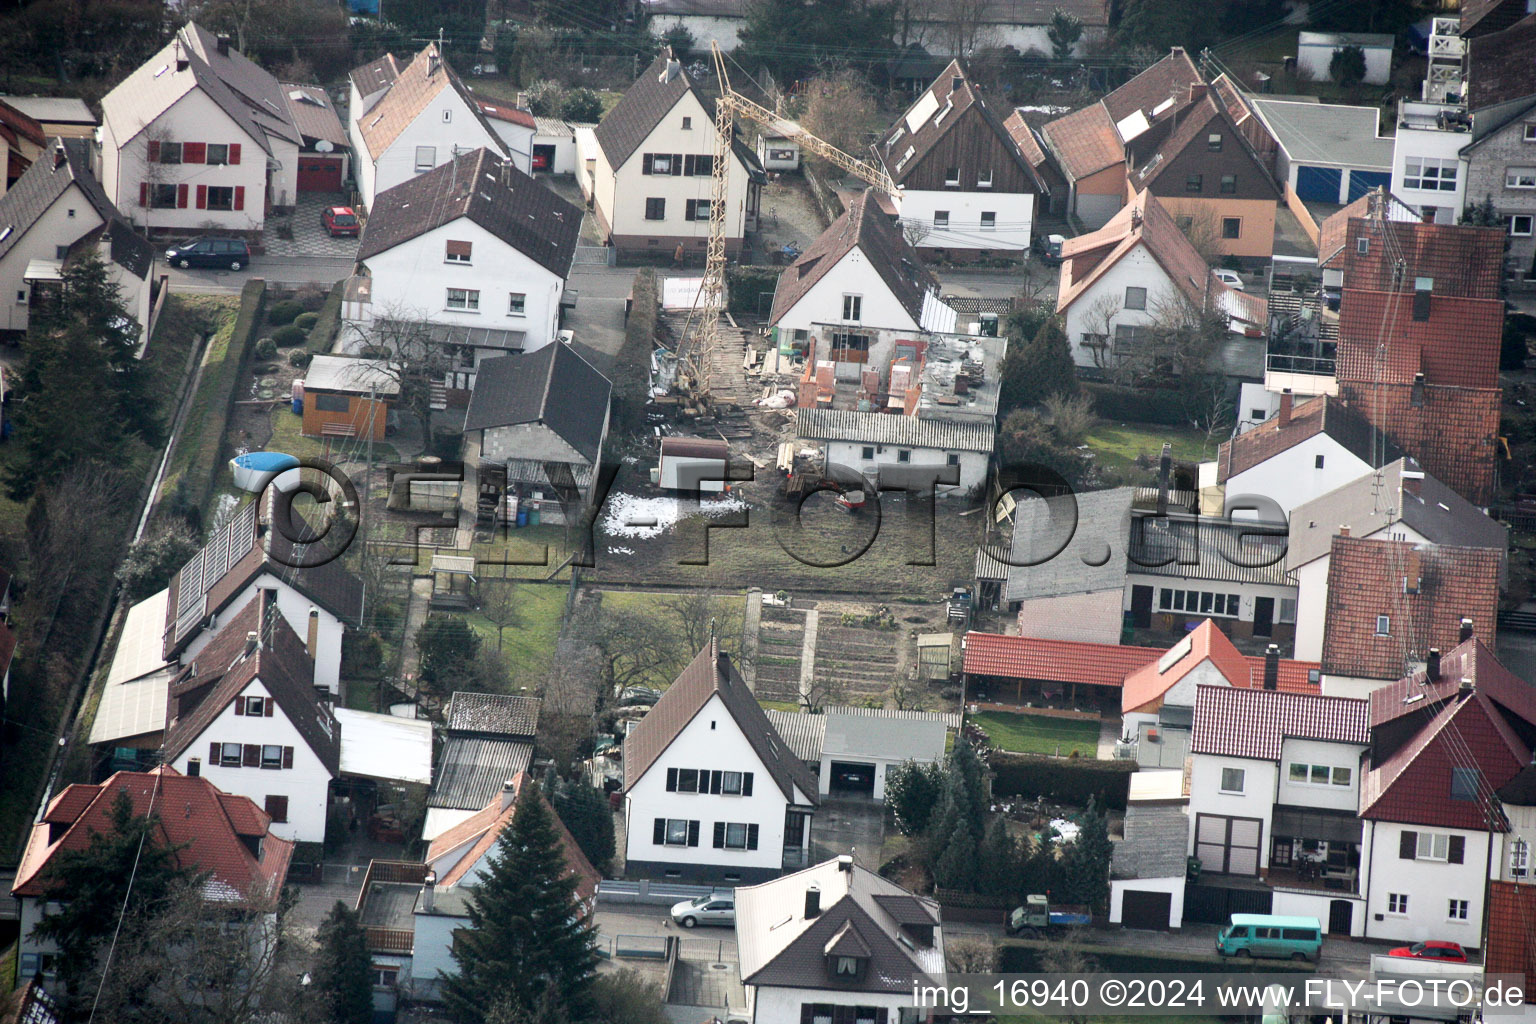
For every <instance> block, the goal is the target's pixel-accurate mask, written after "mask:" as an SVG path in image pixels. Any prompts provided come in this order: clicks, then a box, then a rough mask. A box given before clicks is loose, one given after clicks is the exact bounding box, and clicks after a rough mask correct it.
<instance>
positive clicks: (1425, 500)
mask: <svg viewBox="0 0 1536 1024" xmlns="http://www.w3.org/2000/svg"><path fill="white" fill-rule="evenodd" d="M1378 477H1379V479H1378ZM1399 522H1400V523H1403V524H1404V525H1406V526H1408V527H1409V528H1411V529H1412V530H1413V531H1414V532H1415V533H1417V534H1419V535H1420V536H1421V537H1423V538H1424V539H1425V540H1427V541H1430V542H1431V543H1434V544H1459V545H1461V546H1463V547H1476V548H1494V549H1496V550H1498V551H1499V552H1503V551H1504V550H1505V549H1506V548H1507V547H1508V545H1509V528H1508V527H1507V526H1505V525H1504V524H1503V523H1501V522H1499V521H1498V520H1497V519H1494V518H1493V517H1491V516H1488V515H1486V514H1484V512H1483V510H1482V509H1480V508H1478V507H1477V506H1476V505H1474V504H1472V503H1471V502H1470V501H1467V500H1466V499H1465V498H1463V497H1462V496H1461V495H1459V494H1457V493H1456V492H1455V491H1453V490H1451V489H1450V488H1449V487H1447V486H1446V485H1445V484H1443V483H1441V482H1440V481H1439V480H1437V479H1435V478H1434V477H1432V476H1430V475H1428V474H1427V473H1425V472H1424V471H1423V470H1422V469H1420V468H1419V465H1418V463H1416V462H1414V461H1413V460H1412V459H1408V458H1402V459H1398V460H1397V461H1395V462H1392V463H1389V464H1387V465H1385V466H1383V467H1382V468H1381V471H1380V473H1379V474H1378V473H1365V474H1362V475H1361V476H1359V477H1356V478H1355V479H1354V480H1351V481H1350V482H1349V483H1347V484H1344V485H1343V486H1342V487H1337V488H1335V489H1334V490H1331V491H1329V492H1328V493H1327V494H1324V495H1321V496H1320V497H1317V498H1313V499H1312V500H1311V501H1309V502H1306V503H1305V504H1302V505H1298V506H1296V508H1294V509H1292V510H1291V537H1290V544H1289V545H1288V546H1287V548H1286V565H1287V566H1288V567H1289V568H1291V569H1296V568H1298V567H1300V566H1303V565H1306V564H1307V563H1308V562H1311V561H1312V560H1314V559H1317V558H1321V557H1322V556H1323V555H1326V554H1328V552H1329V550H1330V549H1331V548H1332V547H1333V538H1334V537H1335V536H1336V535H1337V534H1338V531H1339V527H1341V526H1347V527H1349V531H1350V534H1351V535H1352V536H1355V537H1369V536H1370V535H1371V534H1373V533H1376V532H1377V531H1378V530H1382V529H1384V528H1386V527H1388V526H1390V525H1392V524H1393V523H1399Z"/></svg>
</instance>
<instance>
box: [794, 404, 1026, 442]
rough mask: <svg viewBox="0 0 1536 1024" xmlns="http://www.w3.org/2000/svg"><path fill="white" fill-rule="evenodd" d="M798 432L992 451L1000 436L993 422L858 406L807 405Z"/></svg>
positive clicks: (821, 437) (817, 438)
mask: <svg viewBox="0 0 1536 1024" xmlns="http://www.w3.org/2000/svg"><path fill="white" fill-rule="evenodd" d="M795 436H796V437H801V438H805V439H806V440H808V441H853V442H855V443H865V444H891V445H900V446H902V447H907V448H937V449H948V450H950V451H957V452H990V451H991V450H992V448H993V446H994V444H995V443H996V440H997V434H996V431H994V430H993V429H992V425H991V424H990V423H956V422H950V421H947V420H940V419H929V418H928V417H926V416H891V415H887V414H885V413H878V412H860V411H858V410H856V409H806V410H804V411H802V412H801V413H800V415H799V417H798V418H797V419H796V420H795Z"/></svg>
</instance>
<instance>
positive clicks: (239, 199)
mask: <svg viewBox="0 0 1536 1024" xmlns="http://www.w3.org/2000/svg"><path fill="white" fill-rule="evenodd" d="M229 148H230V149H231V150H237V149H239V148H240V147H239V146H230V147H229ZM239 162H240V161H239V160H230V163H232V164H237V163H239ZM235 209H237V210H243V209H245V186H244V185H236V186H235Z"/></svg>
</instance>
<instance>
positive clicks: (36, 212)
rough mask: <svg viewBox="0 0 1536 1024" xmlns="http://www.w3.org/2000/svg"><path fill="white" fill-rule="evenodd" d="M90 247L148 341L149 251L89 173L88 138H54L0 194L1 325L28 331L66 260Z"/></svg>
mask: <svg viewBox="0 0 1536 1024" xmlns="http://www.w3.org/2000/svg"><path fill="white" fill-rule="evenodd" d="M87 251H94V252H96V253H97V254H98V255H99V256H100V257H101V261H102V264H103V266H104V267H105V268H106V272H107V279H108V280H109V281H111V282H112V283H113V284H115V285H117V288H118V295H119V298H120V299H121V300H122V303H123V306H124V307H125V308H126V309H127V310H128V311H129V313H130V314H131V315H132V316H133V318H134V322H135V323H137V324H138V325H139V331H140V336H141V338H145V339H146V340H147V335H148V333H149V327H150V309H151V304H152V301H153V294H154V258H155V253H154V249H153V248H152V247H151V246H150V244H149V243H148V242H146V241H145V240H144V239H143V238H142V237H141V236H140V235H138V234H136V233H135V232H134V231H133V229H132V227H131V226H130V225H129V224H128V222H127V221H126V220H125V219H124V218H123V215H122V214H121V213H119V212H118V210H117V208H116V207H115V206H113V205H112V201H111V200H109V199H108V198H107V195H106V193H105V192H104V191H102V188H101V183H100V182H98V181H97V180H96V175H95V174H94V173H92V171H91V159H90V153H89V143H88V142H86V141H85V140H83V139H60V138H55V139H54V140H53V144H52V146H51V147H50V149H49V151H48V154H47V157H46V158H45V159H39V160H37V161H36V162H34V163H33V164H32V166H31V167H29V168H27V171H26V173H25V174H23V175H22V176H21V177H20V178H18V179H17V180H16V182H15V183H14V184H13V185H12V186H11V188H10V189H9V190H8V191H7V192H6V193H5V195H3V196H0V296H3V297H4V298H5V301H4V302H0V331H25V330H26V329H27V325H28V323H29V322H30V320H31V311H32V306H33V302H34V299H41V298H42V297H43V296H44V295H45V294H46V292H47V289H48V288H49V287H50V286H53V285H56V284H57V282H58V281H59V279H60V276H61V274H62V271H63V267H64V264H65V262H67V261H68V260H69V259H70V258H71V257H72V256H75V255H77V254H81V253H84V252H87ZM34 288H36V289H37V292H36V294H34Z"/></svg>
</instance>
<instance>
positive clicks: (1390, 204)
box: [1317, 188, 1419, 267]
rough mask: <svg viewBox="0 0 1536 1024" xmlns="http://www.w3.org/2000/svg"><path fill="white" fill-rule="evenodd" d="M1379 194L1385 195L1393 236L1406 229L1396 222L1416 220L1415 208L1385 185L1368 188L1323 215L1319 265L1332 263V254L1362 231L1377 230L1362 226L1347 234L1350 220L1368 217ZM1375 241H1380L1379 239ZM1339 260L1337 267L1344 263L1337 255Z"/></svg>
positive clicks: (1354, 241)
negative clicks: (1399, 226) (1326, 214)
mask: <svg viewBox="0 0 1536 1024" xmlns="http://www.w3.org/2000/svg"><path fill="white" fill-rule="evenodd" d="M1378 195H1379V196H1382V197H1384V200H1382V201H1384V202H1385V203H1386V210H1385V212H1384V216H1385V218H1386V219H1387V220H1388V221H1391V222H1393V228H1392V234H1393V237H1394V238H1395V237H1396V236H1397V232H1398V231H1399V230H1405V229H1400V228H1398V227H1397V226H1396V225H1397V224H1404V225H1407V224H1416V223H1418V222H1419V215H1418V212H1417V211H1416V210H1414V209H1413V208H1412V207H1411V206H1409V205H1408V204H1406V203H1404V202H1403V201H1402V200H1401V199H1399V198H1397V196H1394V195H1393V194H1392V193H1390V192H1388V191H1387V190H1386V189H1384V188H1383V189H1381V190H1380V191H1379V192H1367V193H1366V194H1365V195H1363V196H1361V197H1360V198H1359V199H1356V200H1355V201H1354V202H1352V203H1350V204H1349V205H1348V206H1345V207H1342V208H1340V209H1338V210H1335V211H1334V212H1333V213H1330V214H1329V215H1328V216H1327V217H1325V218H1323V223H1322V224H1321V225H1320V226H1319V228H1318V236H1319V237H1318V243H1317V263H1318V266H1322V267H1326V266H1330V265H1332V264H1333V262H1334V260H1335V258H1336V257H1339V256H1340V254H1341V253H1343V251H1344V247H1345V245H1351V246H1353V245H1355V243H1356V241H1357V240H1358V238H1359V235H1360V233H1361V232H1371V231H1374V230H1376V229H1367V228H1361V229H1359V231H1357V232H1356V234H1355V235H1354V236H1353V237H1351V235H1350V224H1351V223H1352V222H1353V221H1355V220H1359V219H1367V218H1370V217H1371V210H1372V208H1373V205H1374V203H1376V202H1377V201H1378V199H1377V197H1378ZM1382 230H1384V229H1382ZM1377 244H1378V245H1379V244H1380V242H1378V243H1377ZM1338 263H1339V266H1340V267H1343V266H1344V260H1343V259H1339V261H1338Z"/></svg>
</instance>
